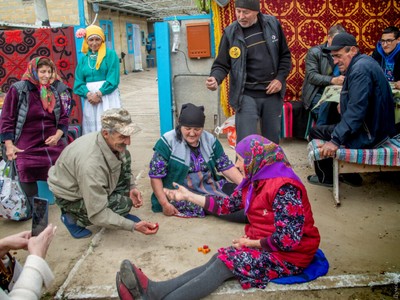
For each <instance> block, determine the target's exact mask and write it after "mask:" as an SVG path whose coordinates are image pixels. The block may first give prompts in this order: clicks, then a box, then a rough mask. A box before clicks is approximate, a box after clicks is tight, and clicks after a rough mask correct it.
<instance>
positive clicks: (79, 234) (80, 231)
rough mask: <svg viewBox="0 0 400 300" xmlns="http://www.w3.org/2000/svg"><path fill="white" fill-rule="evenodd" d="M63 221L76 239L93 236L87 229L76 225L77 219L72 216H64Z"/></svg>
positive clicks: (62, 216)
mask: <svg viewBox="0 0 400 300" xmlns="http://www.w3.org/2000/svg"><path fill="white" fill-rule="evenodd" d="M61 221H62V222H63V223H64V225H65V227H67V229H68V231H69V233H70V234H71V235H72V236H73V237H74V238H76V239H81V238H86V237H89V236H91V235H92V232H91V231H90V230H88V229H86V228H85V227H81V226H79V225H77V224H76V221H75V219H74V218H73V217H72V216H71V215H70V214H62V215H61Z"/></svg>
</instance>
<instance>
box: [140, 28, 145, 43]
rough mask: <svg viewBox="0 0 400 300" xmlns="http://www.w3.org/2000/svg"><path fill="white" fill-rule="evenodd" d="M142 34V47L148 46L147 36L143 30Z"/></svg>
mask: <svg viewBox="0 0 400 300" xmlns="http://www.w3.org/2000/svg"><path fill="white" fill-rule="evenodd" d="M140 34H141V37H142V46H145V45H146V35H145V34H144V31H143V30H142V31H141V32H140Z"/></svg>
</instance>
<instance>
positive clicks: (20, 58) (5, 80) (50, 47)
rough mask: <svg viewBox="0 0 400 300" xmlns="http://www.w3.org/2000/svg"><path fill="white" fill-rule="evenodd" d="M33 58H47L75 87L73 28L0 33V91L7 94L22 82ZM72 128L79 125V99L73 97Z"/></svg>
mask: <svg viewBox="0 0 400 300" xmlns="http://www.w3.org/2000/svg"><path fill="white" fill-rule="evenodd" d="M36 56H47V57H50V58H51V59H52V60H53V61H54V63H55V64H56V65H57V68H58V71H59V75H60V76H61V78H62V79H63V81H64V83H66V84H67V85H68V86H69V87H70V88H72V87H73V85H74V72H75V67H76V64H77V62H76V54H75V37H74V28H73V27H66V28H40V29H24V30H0V88H1V91H2V92H4V93H7V91H8V90H9V88H10V86H11V85H12V84H13V83H14V82H16V81H18V80H20V79H21V77H22V74H23V73H24V72H25V70H26V66H27V64H28V62H29V61H30V60H31V59H32V58H34V57H36ZM70 123H71V124H81V123H82V106H81V101H80V98H79V97H78V96H76V95H74V96H73V101H72V106H71V113H70Z"/></svg>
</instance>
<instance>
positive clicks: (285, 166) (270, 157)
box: [236, 134, 301, 212]
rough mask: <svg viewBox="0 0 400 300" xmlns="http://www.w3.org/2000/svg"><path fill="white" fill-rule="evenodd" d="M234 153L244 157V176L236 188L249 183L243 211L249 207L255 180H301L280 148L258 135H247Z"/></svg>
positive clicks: (241, 187)
mask: <svg viewBox="0 0 400 300" xmlns="http://www.w3.org/2000/svg"><path fill="white" fill-rule="evenodd" d="M236 153H237V154H239V155H240V156H241V157H243V159H244V173H245V178H244V179H243V181H242V182H241V183H240V184H239V185H238V186H237V188H236V189H243V188H245V187H246V186H248V185H249V189H248V192H247V196H246V203H245V212H247V209H248V208H249V205H250V201H251V199H252V194H253V183H254V181H256V180H262V179H269V178H277V177H285V178H291V179H294V180H296V181H299V182H301V180H300V178H299V177H298V176H297V175H296V174H295V173H294V171H293V170H292V167H291V166H290V163H289V161H288V160H287V158H286V155H285V153H284V152H283V150H282V148H281V147H280V146H278V145H277V144H275V143H273V142H271V141H270V140H268V139H266V138H265V137H262V136H260V135H256V134H253V135H249V136H247V137H245V138H244V139H243V140H241V141H240V142H239V143H238V144H237V146H236Z"/></svg>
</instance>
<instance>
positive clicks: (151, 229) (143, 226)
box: [133, 221, 158, 235]
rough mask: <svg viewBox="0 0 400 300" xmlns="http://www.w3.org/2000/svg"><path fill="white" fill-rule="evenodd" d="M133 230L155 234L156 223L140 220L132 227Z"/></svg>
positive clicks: (156, 229)
mask: <svg viewBox="0 0 400 300" xmlns="http://www.w3.org/2000/svg"><path fill="white" fill-rule="evenodd" d="M133 229H134V230H135V231H139V232H141V233H143V234H146V235H149V234H156V233H157V231H158V223H152V222H147V221H140V222H138V223H136V224H135V226H134V227H133Z"/></svg>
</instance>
